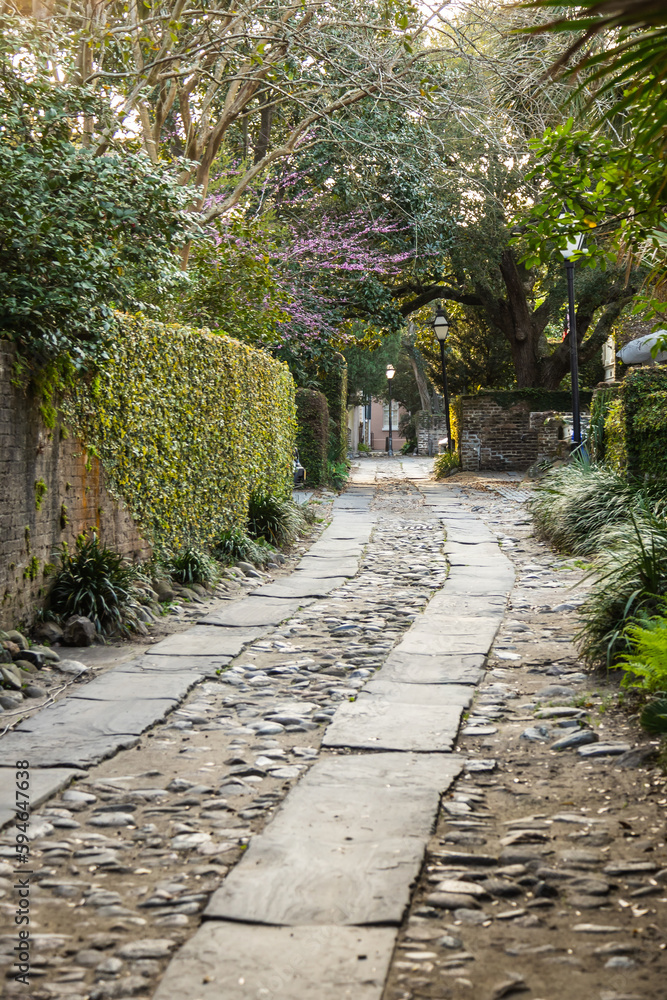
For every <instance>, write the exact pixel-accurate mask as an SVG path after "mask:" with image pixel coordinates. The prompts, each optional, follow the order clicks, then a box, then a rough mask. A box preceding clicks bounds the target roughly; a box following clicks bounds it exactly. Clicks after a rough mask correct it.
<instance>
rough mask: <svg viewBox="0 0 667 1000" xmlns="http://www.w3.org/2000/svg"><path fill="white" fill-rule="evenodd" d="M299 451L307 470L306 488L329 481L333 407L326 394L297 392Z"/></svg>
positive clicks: (297, 437)
mask: <svg viewBox="0 0 667 1000" xmlns="http://www.w3.org/2000/svg"><path fill="white" fill-rule="evenodd" d="M296 409H297V420H298V430H297V435H296V443H297V448H298V449H299V458H300V459H301V464H302V465H303V466H304V468H305V470H306V485H308V486H320V485H321V484H322V483H325V482H326V480H327V468H328V466H327V451H328V443H329V407H328V405H327V400H326V396H325V395H324V393H321V392H317V391H316V390H315V389H297V391H296Z"/></svg>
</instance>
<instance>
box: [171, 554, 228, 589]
mask: <svg viewBox="0 0 667 1000" xmlns="http://www.w3.org/2000/svg"><path fill="white" fill-rule="evenodd" d="M169 575H170V576H171V578H172V580H175V581H176V582H177V583H183V584H186V585H187V584H188V583H201V584H211V583H214V582H215V580H216V579H217V577H218V568H217V566H216V564H215V560H213V559H211V557H210V556H209V555H207V554H206V553H205V552H202V551H201V549H196V548H192V547H191V546H187V547H186V548H184V549H182V550H181V551H180V552H178V553H176V555H174V556H172V558H171V560H170V563H169Z"/></svg>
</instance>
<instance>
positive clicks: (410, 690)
mask: <svg viewBox="0 0 667 1000" xmlns="http://www.w3.org/2000/svg"><path fill="white" fill-rule="evenodd" d="M372 697H375V698H384V699H385V701H395V702H399V703H400V704H411V705H429V706H434V707H435V706H440V707H443V706H444V707H447V706H449V705H462V706H463V708H468V706H469V705H470V704H471V702H472V698H473V691H472V690H471V688H470V687H468V686H467V685H465V684H405V683H401V682H400V681H394V680H388V679H387V678H385V677H381V676H380V674H376V676H375V677H374V679H373V680H372V681H369V682H368V684H366V685H365V687H363V688H362V689H361V691H360V692H359V696H358V700H359V701H362V700H363V699H365V698H372Z"/></svg>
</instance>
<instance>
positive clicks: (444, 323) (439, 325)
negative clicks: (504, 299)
mask: <svg viewBox="0 0 667 1000" xmlns="http://www.w3.org/2000/svg"><path fill="white" fill-rule="evenodd" d="M433 331H434V333H435V335H436V337H437V338H438V343H439V344H440V364H441V366H442V387H443V389H444V393H445V422H446V425H447V451H448V452H449V453H450V454H451V451H452V431H451V428H450V426H449V389H448V388H447V367H446V365H445V341H446V340H447V337H448V336H449V320H448V319H447V313H446V312H445V310H444V309H438V310H437V311H436V314H435V319H434V320H433Z"/></svg>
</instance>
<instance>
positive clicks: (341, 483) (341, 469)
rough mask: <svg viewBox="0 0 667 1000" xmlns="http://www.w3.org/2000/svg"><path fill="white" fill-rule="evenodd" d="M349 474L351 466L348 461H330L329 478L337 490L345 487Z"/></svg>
mask: <svg viewBox="0 0 667 1000" xmlns="http://www.w3.org/2000/svg"><path fill="white" fill-rule="evenodd" d="M349 476H350V467H349V465H348V464H347V462H329V466H328V479H329V482H330V483H331V485H332V486H333V488H334V489H335V490H338V491H340V490H342V489H344V487H345V486H346V484H347V481H348V479H349Z"/></svg>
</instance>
